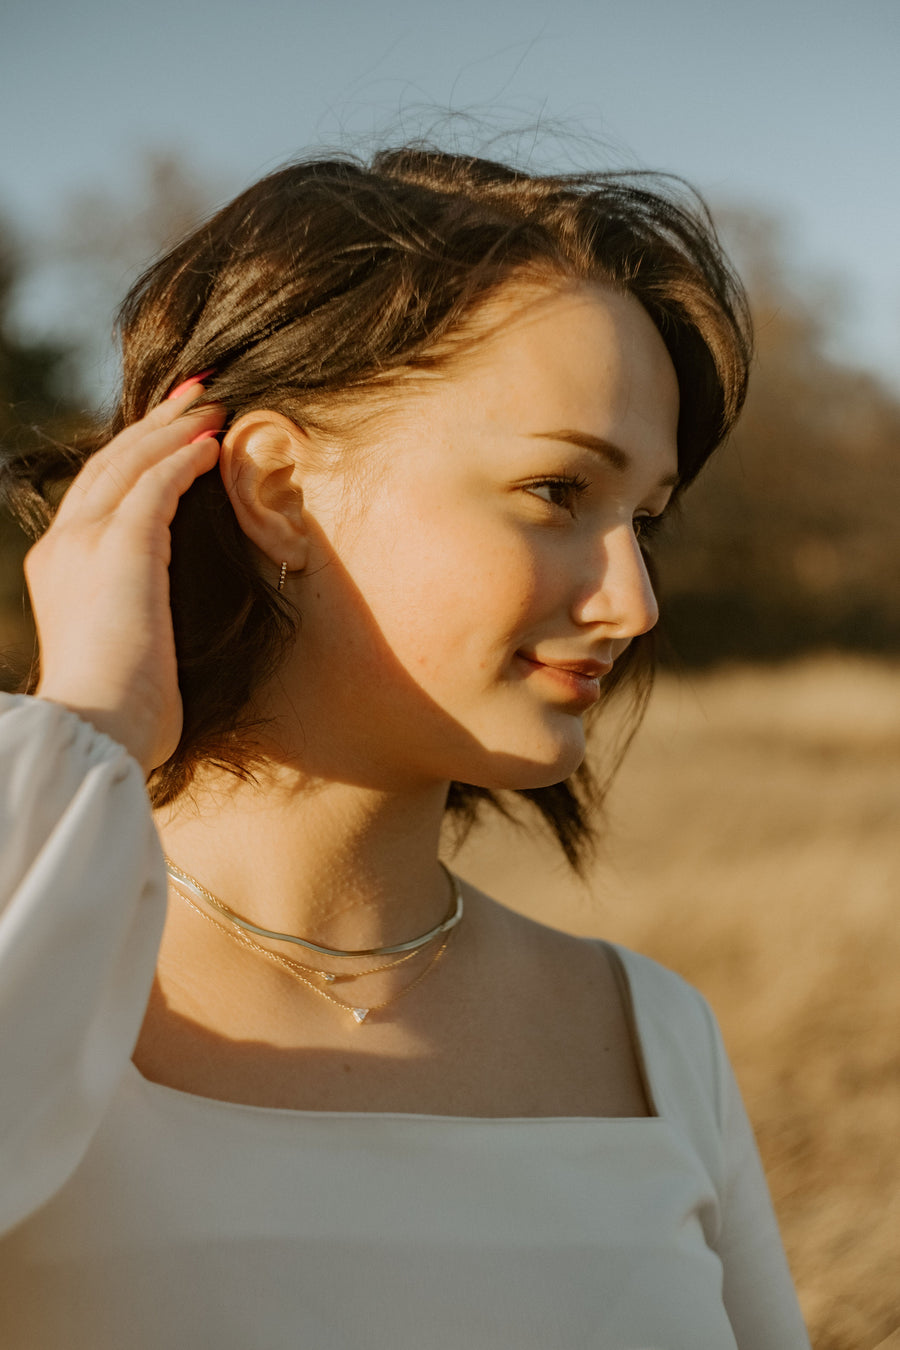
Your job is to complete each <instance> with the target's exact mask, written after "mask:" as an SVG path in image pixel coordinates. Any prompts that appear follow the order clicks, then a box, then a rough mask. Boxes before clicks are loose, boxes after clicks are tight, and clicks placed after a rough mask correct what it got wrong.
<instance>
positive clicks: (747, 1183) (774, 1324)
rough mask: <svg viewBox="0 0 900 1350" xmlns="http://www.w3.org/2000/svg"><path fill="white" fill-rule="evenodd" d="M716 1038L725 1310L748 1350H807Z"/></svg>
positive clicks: (748, 1134)
mask: <svg viewBox="0 0 900 1350" xmlns="http://www.w3.org/2000/svg"><path fill="white" fill-rule="evenodd" d="M716 1033H717V1036H716V1040H717V1049H718V1054H719V1058H720V1091H721V1108H720V1110H721V1117H722V1142H723V1178H722V1194H721V1210H720V1213H721V1223H720V1227H719V1232H718V1235H717V1238H716V1249H717V1251H718V1253H719V1257H720V1259H721V1261H722V1270H723V1286H722V1296H723V1299H724V1303H725V1307H726V1310H727V1312H728V1316H729V1318H730V1320H731V1325H732V1327H733V1328H734V1334H735V1339H736V1341H737V1343H738V1346H739V1347H740V1350H795V1347H796V1350H807V1347H808V1346H809V1337H808V1336H807V1334H806V1328H805V1327H804V1325H803V1319H802V1317H801V1315H800V1310H799V1307H798V1305H797V1298H796V1295H795V1293H794V1288H793V1283H792V1281H791V1277H790V1273H789V1271H788V1265H787V1258H786V1257H785V1254H784V1248H783V1246H782V1242H781V1235H780V1233H779V1231H778V1224H777V1222H776V1219H775V1214H774V1211H773V1209H772V1202H771V1200H770V1198H769V1189H768V1185H767V1184H766V1178H765V1174H764V1172H763V1168H762V1163H761V1162H760V1157H759V1152H758V1150H757V1147H756V1140H755V1138H754V1136H753V1130H752V1127H751V1125H750V1122H749V1120H748V1118H747V1112H746V1111H745V1110H744V1104H743V1101H742V1100H741V1094H740V1090H739V1088H738V1085H737V1082H736V1080H735V1076H734V1073H733V1071H732V1068H731V1065H730V1063H729V1061H728V1058H727V1055H726V1053H725V1049H724V1046H723V1045H722V1041H721V1036H719V1035H718V1026H716Z"/></svg>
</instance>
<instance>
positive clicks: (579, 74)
mask: <svg viewBox="0 0 900 1350" xmlns="http://www.w3.org/2000/svg"><path fill="white" fill-rule="evenodd" d="M2 32H3V43H2V49H0V118H2V123H3V125H4V127H5V128H6V134H5V137H4V148H3V158H2V162H0V448H2V449H6V448H9V447H15V446H18V445H24V444H28V443H30V442H32V441H33V440H34V439H35V438H38V437H40V436H44V435H51V436H56V437H61V438H65V437H67V436H68V435H70V434H72V432H73V431H74V430H75V429H76V428H77V427H79V426H82V425H84V423H85V421H89V420H90V418H91V417H92V416H93V415H94V413H95V410H96V409H97V408H98V407H99V406H102V405H103V404H105V403H106V402H108V401H110V400H111V399H112V398H113V396H114V393H115V388H116V379H117V367H116V357H115V349H114V346H113V343H112V337H111V335H112V326H113V316H114V312H115V308H116V305H117V304H118V302H119V301H120V300H121V299H122V297H123V296H124V294H125V291H126V290H127V288H128V286H129V285H130V284H131V282H132V281H133V280H134V279H135V277H136V276H137V274H138V273H139V271H140V269H141V268H142V266H143V265H144V264H145V263H146V262H147V261H148V260H149V258H150V257H152V255H153V254H154V253H155V252H156V251H157V250H158V249H159V248H160V247H161V246H162V245H163V244H165V243H166V242H171V241H172V240H173V239H175V238H177V237H178V235H179V234H180V233H182V232H183V231H184V230H185V229H186V228H187V227H189V226H190V225H192V224H193V223H195V222H196V221H197V220H198V219H200V218H201V217H202V216H203V215H205V214H206V213H207V212H208V211H209V210H210V209H211V208H213V207H214V206H216V205H217V204H219V203H221V202H222V201H224V200H226V199H227V198H229V197H230V196H232V195H233V194H234V193H235V192H236V191H238V190H239V189H240V188H241V187H243V186H245V185H246V184H247V183H249V182H251V181H253V180H254V179H255V178H257V177H259V176H260V175H261V174H262V173H264V172H266V171H267V170H269V169H272V168H274V167H276V166H277V165H278V164H280V163H281V162H283V161H284V160H285V159H288V158H290V157H291V156H292V155H294V154H297V153H299V152H301V151H303V150H304V149H307V148H310V147H317V148H326V149H331V150H344V151H350V152H358V153H363V154H365V153H366V152H367V151H368V150H369V149H370V148H371V147H372V146H374V145H376V144H380V143H383V142H384V141H392V142H397V141H401V140H406V139H410V138H417V137H425V138H427V139H432V140H434V141H436V142H438V143H439V144H441V145H442V146H445V147H447V148H456V149H462V150H473V151H476V152H479V153H485V154H489V155H493V156H495V157H497V158H507V159H514V160H516V161H518V162H519V163H521V164H522V165H523V166H525V167H529V166H532V167H535V168H539V169H556V170H563V171H564V170H566V169H569V168H573V167H578V168H596V167H610V168H630V167H639V168H651V169H658V170H664V171H669V172H674V173H677V174H681V175H683V176H684V177H686V178H687V179H688V180H689V181H690V182H691V183H693V184H694V185H695V186H696V187H697V188H699V189H700V191H701V192H702V193H703V194H704V195H705V197H706V198H707V200H708V201H709V203H710V205H711V206H712V208H713V211H714V214H715V217H716V220H717V222H718V224H719V227H720V230H721V232H722V234H723V237H724V238H725V240H726V243H727V244H728V246H729V247H730V249H731V251H732V254H733V257H734V259H735V261H736V263H737V266H738V269H739V270H740V271H741V273H742V275H743V277H744V279H745V281H746V283H747V285H748V288H749V291H750V296H751V301H752V304H753V309H754V317H755V321H756V326H757V338H758V359H757V363H756V367H755V370H754V376H753V381H752V386H751V394H750V399H749V403H748V406H747V410H746V414H745V416H744V419H743V422H742V425H741V427H740V428H739V430H738V432H737V434H736V435H735V436H734V438H733V440H732V442H731V444H730V446H729V447H728V448H727V449H726V450H725V451H724V452H723V453H722V454H721V455H720V456H719V457H718V461H717V462H715V463H714V464H713V465H712V466H711V467H710V468H709V470H708V471H707V472H706V473H705V475H704V476H703V477H702V478H701V480H700V481H699V483H698V484H697V485H696V487H695V488H694V489H692V491H691V493H690V494H689V495H688V497H687V498H686V500H685V505H684V511H683V514H682V518H681V519H680V520H679V521H678V522H677V524H676V526H675V528H673V530H672V531H671V533H670V535H669V537H668V538H667V539H665V540H664V541H663V542H662V543H661V544H660V546H659V550H658V553H659V563H660V570H661V572H662V576H663V579H664V580H663V588H662V589H663V607H664V613H665V629H664V633H663V642H662V657H663V674H662V677H661V679H660V681H659V684H658V687H657V691H656V693H655V695H654V699H653V702H652V704H651V709H650V714H649V717H648V719H647V723H646V725H645V727H644V729H643V731H642V732H641V733H640V735H639V738H638V740H637V742H636V744H635V747H634V749H633V751H632V753H631V756H630V757H629V759H628V760H627V761H626V766H625V769H624V770H623V772H622V774H621V776H620V778H619V780H618V783H617V786H616V788H615V789H614V793H613V797H612V799H611V803H610V808H609V819H608V825H607V831H606V838H607V843H606V845H605V847H604V849H603V856H602V857H601V858H600V859H599V860H598V865H597V868H596V869H595V870H593V871H592V872H591V874H590V876H589V877H588V879H587V881H586V883H585V884H584V885H581V884H575V883H573V882H572V881H571V880H570V879H569V878H568V877H567V876H566V875H565V871H564V869H563V868H562V867H561V866H560V865H559V863H558V862H557V860H556V858H555V857H554V856H553V854H552V851H551V850H550V848H549V846H547V845H545V844H543V843H542V842H541V841H540V840H535V839H534V837H533V835H532V832H531V831H527V832H524V833H523V832H517V831H516V829H515V828H514V827H513V826H510V825H502V826H501V825H498V824H496V823H495V822H490V823H488V824H486V825H485V826H484V827H482V828H481V829H479V830H478V831H477V832H476V833H475V834H474V835H473V836H472V837H471V839H470V840H469V841H468V842H467V844H466V845H465V846H464V849H463V851H462V853H461V854H460V855H459V860H458V865H459V867H460V870H461V871H463V872H464V873H465V874H466V875H469V876H471V877H472V878H473V879H475V880H476V881H478V882H480V883H482V884H484V885H486V886H488V887H489V888H492V889H493V891H494V893H495V894H497V895H498V897H500V898H502V899H504V900H505V901H507V902H508V903H510V904H512V905H515V906H517V907H519V908H522V909H524V910H525V911H527V912H529V913H533V914H535V915H536V916H537V917H539V918H542V919H543V920H544V921H547V922H551V923H556V924H558V925H560V926H563V927H568V928H570V929H572V930H573V931H578V932H584V933H590V934H603V935H605V936H609V937H612V938H615V939H618V940H622V941H626V942H628V943H630V944H631V945H632V946H635V947H638V948H639V949H641V950H644V951H646V952H648V953H649V954H650V955H652V956H655V957H656V958H657V959H659V960H662V961H664V962H665V963H666V964H668V965H671V966H673V967H675V968H676V969H678V970H680V971H681V972H682V973H683V974H685V975H686V976H687V977H688V978H689V979H691V980H693V981H694V982H695V983H696V984H698V985H699V987H700V988H701V989H703V991H704V992H705V993H706V994H707V996H708V997H710V998H711V1000H712V1002H713V1004H714V1006H715V1008H716V1011H717V1013H718V1015H719V1017H720V1019H721V1021H722V1023H723V1027H724V1029H725V1032H726V1038H727V1040H728V1043H729V1046H730V1048H731V1052H732V1055H733V1058H734V1060H735V1065H736V1068H737V1071H738V1076H739V1078H740V1080H741V1083H742V1086H743V1089H744V1093H745V1096H746V1099H747V1102H748V1106H749V1109H750V1112H751V1115H752V1116H753V1119H754V1123H755V1125H756V1127H757V1131H758V1135H759V1138H760V1144H761V1147H762V1150H763V1154H764V1157H765V1161H766V1164H767V1167H768V1171H769V1177H770V1182H771V1186H772V1190H773V1194H774V1197H775V1201H776V1206H777V1208H778V1211H779V1215H780V1218H781V1222H782V1228H783V1232H784V1236H785V1241H786V1245H787V1248H788V1252H789V1256H790V1259H791V1263H792V1267H793V1270H794V1274H795V1277H796V1280H797V1284H798V1289H799V1292H800V1297H801V1301H802V1303H803V1307H804V1311H805V1313H806V1316H807V1318H808V1320H809V1324H810V1328H811V1332H812V1334H813V1338H814V1344H815V1345H816V1346H817V1347H818V1350H870V1348H871V1350H875V1347H880V1348H881V1350H887V1347H888V1346H890V1347H892V1350H893V1348H895V1347H897V1346H900V1330H898V1328H900V1291H898V1287H897V1278H896V1271H897V1266H898V1240H897V1234H898V1233H900V1186H898V1167H897V1158H896V1153H897V1149H896V1140H897V1137H898V1124H900V1048H898V1036H897V1027H898V1026H900V983H898V980H897V976H896V971H897V970H898V968H900V925H898V923H897V919H896V907H897V896H898V892H900V849H898V843H897V838H898V828H897V822H898V819H900V585H898V576H900V529H898V524H897V518H898V513H900V247H898V245H900V230H898V225H897V221H898V219H900V173H898V164H897V158H898V144H900V95H898V92H897V78H896V71H897V65H898V56H900V7H898V6H897V4H896V0H857V3H855V4H854V5H852V6H850V5H847V4H844V3H839V2H838V0H818V3H816V4H811V3H806V2H805V0H780V2H778V0H756V3H754V4H753V5H747V4H746V3H743V2H741V0H719V2H718V3H712V0H629V3H628V4H627V5H625V4H623V3H621V2H620V3H615V2H614V0H554V3H553V4H552V5H550V4H548V3H546V0H490V2H489V3H484V0H479V2H478V3H476V0H454V3H453V5H452V6H451V5H439V4H437V3H436V0H369V2H368V3H363V2H362V0H334V2H333V3H332V4H331V5H330V6H328V7H324V6H322V5H320V4H313V3H312V0H293V3H290V0H256V3H254V4H253V5H252V6H251V5H250V4H235V3H229V2H228V0H218V3H216V4H213V3H212V2H211V0H197V2H196V3H193V4H190V3H184V0H181V2H180V3H175V0H156V3H154V4H153V5H152V6H123V5H121V4H113V3H112V2H111V0H82V3H81V4H79V5H78V6H72V5H64V4H63V3H62V0H44V3H39V4H34V3H33V0H7V3H6V5H5V6H4V16H3V21H2ZM0 529H2V534H0V682H2V685H3V687H6V688H12V687H15V684H16V682H17V680H18V679H19V678H20V676H21V673H22V671H23V669H25V668H26V667H27V664H28V661H29V659H30V654H31V650H32V643H33V635H32V630H31V627H30V619H29V614H28V608H27V601H26V599H25V597H24V594H23V583H22V576H21V559H22V556H23V554H24V550H25V548H26V546H27V543H26V541H25V539H24V537H23V536H22V535H21V534H20V533H19V532H18V530H17V529H16V528H15V527H14V526H13V525H12V522H11V521H9V520H8V519H7V518H4V519H3V520H2V521H0Z"/></svg>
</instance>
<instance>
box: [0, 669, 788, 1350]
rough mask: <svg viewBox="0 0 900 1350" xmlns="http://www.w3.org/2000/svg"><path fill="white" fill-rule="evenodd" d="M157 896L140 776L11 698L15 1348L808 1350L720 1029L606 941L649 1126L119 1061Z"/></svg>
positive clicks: (0, 877) (2, 1100) (6, 1276)
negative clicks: (299, 1092) (641, 1067)
mask: <svg viewBox="0 0 900 1350" xmlns="http://www.w3.org/2000/svg"><path fill="white" fill-rule="evenodd" d="M165 904H166V876H165V872H164V868H163V859H162V850H161V848H160V844H159V840H158V838H157V835H156V832H155V830H154V827H153V821H152V817H151V815H150V811H149V806H148V801H147V796H146V792H145V788H144V783H143V777H142V774H141V770H140V768H139V766H138V764H137V763H136V762H135V761H134V760H132V759H131V758H130V756H129V755H128V754H127V752H126V751H125V750H124V749H123V748H122V747H121V746H119V745H117V744H116V743H115V742H113V741H111V740H110V739H109V738H107V737H105V736H103V735H101V734H99V733H98V732H96V731H95V730H94V729H93V728H92V727H90V726H89V725H87V724H86V723H84V722H82V721H81V720H80V719H79V718H77V717H75V716H74V715H73V714H71V713H69V712H67V711H65V710H64V709H62V708H59V707H56V706H54V705H52V704H49V703H45V702H42V701H41V700H38V699H33V698H25V697H22V696H15V697H13V696H8V695H0V905H2V906H3V909H2V914H0V1178H2V1184H0V1232H2V1233H5V1234H6V1236H5V1237H2V1238H0V1344H2V1345H3V1346H4V1347H9V1350H19V1347H22V1350H26V1348H27V1350H50V1348H51V1347H52V1350H61V1348H62V1347H66V1350H124V1348H125V1347H127V1348H128V1350H151V1348H152V1350H169V1348H170V1347H176V1346H179V1347H180V1346H185V1347H188V1346H189V1347H191V1350H204V1348H205V1347H210V1350H213V1348H214V1350H282V1347H283V1348H284V1350H287V1348H288V1347H291V1350H296V1348H297V1347H309V1348H310V1350H355V1347H365V1350H381V1348H382V1347H383V1348H384V1350H413V1347H415V1350H451V1347H452V1350H463V1348H464V1350H550V1348H551V1347H552V1350H576V1348H577V1350H586V1348H587V1347H597V1350H734V1347H735V1346H737V1347H739V1350H807V1348H808V1346H809V1342H808V1340H807V1337H806V1333H805V1331H804V1329H803V1325H802V1322H801V1319H800V1315H799V1311H798V1308H797V1303H796V1300H795V1297H794V1293H793V1290H792V1288H791V1283H790V1278H789V1275H788V1273H787V1269H786V1265H785V1261H784V1255H783V1251H782V1247H781V1243H780V1240H779V1237H778V1233H777V1229H776V1226H775V1221H774V1218H773V1215H772V1210H771V1205H770V1202H769V1197H768V1193H767V1190H766V1185H765V1181H764V1179H763V1176H762V1172H761V1169H760V1165H759V1160H758V1156H757V1153H756V1148H755V1145H754V1142H753V1138H752V1134H751V1132H750V1128H749V1126H748V1123H747V1119H746V1116H745V1114H744V1110H743V1107H742V1105H741V1102H740V1097H739V1095H738V1091H737V1088H736V1086H735V1083H734V1078H733V1075H732V1073H731V1070H730V1068H729V1065H728V1061H727V1058H726V1056H725V1052H724V1050H723V1048H722V1044H721V1040H720V1036H719V1032H718V1029H717V1027H716V1024H715V1020H714V1018H713V1016H712V1014H711V1012H710V1010H709V1008H708V1006H707V1004H706V1003H705V1002H704V1000H703V999H702V998H701V997H700V995H699V994H697V993H696V992H695V991H694V990H693V989H692V988H691V987H690V986H689V985H687V984H685V983H684V981H682V980H681V979H680V978H679V977H678V976H676V975H673V974H672V973H671V972H669V971H667V970H665V969H663V968H662V967H661V966H658V965H656V964H655V963H654V962H651V961H648V960H647V959H646V958H644V957H641V956H638V955H636V954H634V953H632V952H628V951H626V950H624V949H621V948H617V949H616V951H617V952H618V954H619V956H620V959H621V962H622V964H623V966H624V970H625V973H626V976H627V983H628V987H629V990H630V994H631V1001H632V1011H633V1015H634V1020H635V1026H636V1033H637V1037H638V1042H639V1046H640V1049H641V1051H642V1053H643V1058H644V1061H645V1067H646V1071H647V1076H648V1081H649V1087H650V1092H651V1094H652V1097H653V1100H654V1103H655V1106H656V1109H657V1112H658V1115H657V1116H655V1117H650V1118H647V1119H615V1118H611V1119H590V1118H569V1119H567V1118H557V1119H475V1118H458V1117H441V1116H426V1115H403V1114H375V1113H371V1114H367V1113H350V1112H348V1113H335V1112H315V1111H287V1110H271V1109H263V1108H259V1107H251V1106H241V1105H236V1104H231V1103H227V1102H218V1101H212V1100H209V1099H207V1098H202V1097H195V1096H191V1095H189V1094H187V1093H183V1092H178V1091H175V1090H173V1089H171V1088H165V1087H160V1086H158V1085H156V1084H152V1083H150V1082H148V1081H147V1080H146V1079H144V1078H143V1077H142V1076H141V1075H140V1074H139V1073H138V1071H137V1069H136V1068H135V1067H134V1065H133V1064H132V1062H131V1058H130V1056H131V1052H132V1049H133V1046H134V1043H135V1041H136V1038H137V1034H138V1030H139V1027H140V1024H141V1021H142V1018H143V1013H144V1007H145V1004H146V1001H147V997H148V992H149V989H150V985H151V982H152V978H153V972H154V966H155V960H156V953H157V947H158V944H159V940H160V934H161V931H162V926H163V920H164V914H165Z"/></svg>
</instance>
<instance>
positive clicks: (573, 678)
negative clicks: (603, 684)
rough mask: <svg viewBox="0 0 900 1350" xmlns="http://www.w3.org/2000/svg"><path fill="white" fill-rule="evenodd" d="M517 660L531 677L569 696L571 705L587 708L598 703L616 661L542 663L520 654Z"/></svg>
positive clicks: (532, 657)
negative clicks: (604, 678)
mask: <svg viewBox="0 0 900 1350" xmlns="http://www.w3.org/2000/svg"><path fill="white" fill-rule="evenodd" d="M516 656H517V657H518V659H519V660H520V661H521V662H522V664H523V666H525V668H526V670H527V671H528V672H529V673H532V672H533V673H534V674H535V675H538V676H540V678H541V679H543V680H544V681H545V682H546V683H547V684H548V685H551V684H552V685H553V686H554V687H555V688H556V689H557V690H559V692H560V693H562V694H566V695H568V700H569V701H571V702H577V703H581V704H584V706H585V707H590V705H591V704H592V703H596V702H597V700H598V698H599V697H600V681H601V679H602V678H603V676H604V675H608V674H609V672H610V671H611V670H612V661H593V660H572V661H538V660H537V658H536V657H534V656H526V654H525V653H524V652H517V653H516Z"/></svg>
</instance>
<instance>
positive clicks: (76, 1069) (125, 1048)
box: [0, 695, 166, 1231]
mask: <svg viewBox="0 0 900 1350" xmlns="http://www.w3.org/2000/svg"><path fill="white" fill-rule="evenodd" d="M165 904H166V884H165V873H164V868H163V862H162V852H161V849H160V845H159V840H158V838H157V835H156V831H155V829H154V826H153V820H152V817H151V814H150V805H149V802H148V800H147V794H146V791H145V788H144V780H143V774H142V771H141V768H140V766H139V765H138V764H137V762H136V761H135V760H134V759H133V758H132V757H131V756H130V755H129V754H128V753H127V751H126V750H125V749H124V748H123V747H122V746H121V745H118V744H116V742H114V741H112V740H110V738H109V737H107V736H105V735H102V734H101V733H98V732H97V731H96V730H95V729H94V728H93V727H92V726H90V725H89V724H88V723H86V722H83V721H82V720H81V719H80V718H78V717H76V716H75V715H74V714H73V713H71V712H68V711H67V710H65V709H64V708H61V707H58V706H56V705H54V704H52V703H47V702H44V701H43V700H41V699H37V698H29V697H25V696H23V695H19V696H10V695H0V1178H2V1181H0V1231H5V1230H7V1229H8V1228H10V1227H12V1226H13V1225H14V1224H16V1223H18V1222H19V1221H20V1220H21V1219H23V1218H25V1217H26V1215H28V1214H29V1213H31V1212H32V1211H33V1210H35V1209H36V1208H37V1207H38V1206H39V1205H41V1204H42V1203H43V1202H44V1201H45V1200H47V1199H49V1197H50V1196H51V1195H53V1193H54V1192H55V1191H56V1190H57V1189H58V1188H59V1187H60V1186H61V1185H62V1184H63V1182H64V1181H65V1180H66V1179H67V1177H68V1176H69V1175H70V1174H71V1172H72V1171H73V1169H74V1168H75V1167H76V1166H77V1164H78V1162H79V1161H80V1159H81V1157H82V1156H83V1154H84V1152H85V1149H86V1148H87V1146H88V1143H89V1142H90V1139H91V1137H92V1135H93V1133H94V1131H95V1130H96V1128H97V1126H98V1125H99V1123H100V1120H101V1119H102V1116H103V1114H104V1112H105V1110H106V1108H107V1106H108V1104H109V1101H110V1099H111V1097H112V1095H113V1093H114V1091H115V1088H116V1084H117V1082H118V1079H119V1077H120V1076H121V1073H122V1069H123V1067H124V1065H125V1064H126V1063H127V1061H128V1059H129V1057H130V1055H131V1052H132V1049H133V1047H134V1043H135V1041H136V1039H137V1035H138V1032H139V1030H140V1026H141V1021H142V1019H143V1015H144V1008H145V1006H146V1003H147V998H148V995H149V991H150V986H151V984H152V981H153V973H154V968H155V965H156V953H157V949H158V946H159V941H160V937H161V934H162V926H163V922H164V919H165Z"/></svg>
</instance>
